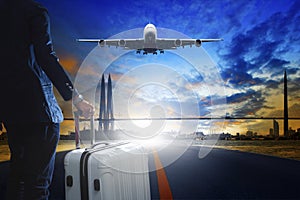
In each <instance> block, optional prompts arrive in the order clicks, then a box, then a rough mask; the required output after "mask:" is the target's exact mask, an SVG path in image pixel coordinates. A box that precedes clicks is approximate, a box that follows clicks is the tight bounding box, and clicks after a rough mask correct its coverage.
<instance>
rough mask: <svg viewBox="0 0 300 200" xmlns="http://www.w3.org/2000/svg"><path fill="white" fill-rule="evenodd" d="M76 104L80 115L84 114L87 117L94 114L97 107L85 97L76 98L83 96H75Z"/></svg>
mask: <svg viewBox="0 0 300 200" xmlns="http://www.w3.org/2000/svg"><path fill="white" fill-rule="evenodd" d="M74 98H75V99H74V102H76V103H74V106H75V107H76V108H77V109H78V111H79V113H80V115H82V116H84V117H85V118H89V117H91V116H92V115H94V112H95V109H94V106H93V105H92V104H90V103H89V102H87V101H86V100H84V99H80V100H78V99H76V98H82V97H74Z"/></svg>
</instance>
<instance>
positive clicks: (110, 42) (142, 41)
mask: <svg viewBox="0 0 300 200" xmlns="http://www.w3.org/2000/svg"><path fill="white" fill-rule="evenodd" d="M222 40H223V39H179V38H175V39H174V38H158V37H157V29H156V27H155V26H154V25H153V24H148V25H146V26H145V28H144V37H143V38H136V39H77V41H78V42H97V43H98V44H99V46H100V47H104V46H108V47H110V46H115V47H123V48H124V49H125V50H136V53H138V54H140V53H141V52H143V54H144V55H145V54H148V53H152V54H157V51H159V52H160V53H164V50H173V49H177V47H180V46H181V47H184V46H190V47H192V46H193V45H195V46H196V47H200V46H201V44H202V42H218V41H222Z"/></svg>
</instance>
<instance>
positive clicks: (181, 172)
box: [0, 146, 300, 200]
mask: <svg viewBox="0 0 300 200" xmlns="http://www.w3.org/2000/svg"><path fill="white" fill-rule="evenodd" d="M175 148H178V147H174V146H173V147H169V148H168V149H167V150H166V151H164V152H158V155H159V159H160V161H161V163H162V164H163V163H164V162H166V161H167V160H168V156H169V154H170V153H172V152H174V151H176V149H175ZM198 152H199V147H195V146H194V147H190V148H189V149H187V151H186V152H185V153H184V154H183V155H182V156H181V157H180V158H179V159H178V160H176V161H175V162H174V163H172V164H171V165H169V166H167V167H165V168H164V172H165V175H166V178H167V181H168V184H169V187H170V191H171V193H172V197H173V199H300V192H299V186H300V162H299V161H295V160H289V159H282V158H277V157H271V156H264V155H258V154H253V153H245V152H239V151H231V150H224V149H212V151H211V152H210V153H209V154H208V155H207V156H206V157H205V158H203V159H199V158H198ZM65 154H66V152H60V153H58V154H57V158H56V167H55V172H54V178H53V183H52V187H51V197H50V199H51V200H63V199H64V168H63V158H64V155H65ZM154 165H155V158H154V156H149V166H154ZM7 174H8V162H3V163H0V194H1V196H0V197H1V199H2V197H3V194H4V193H5V190H6V185H5V182H6V179H7ZM157 174H158V173H156V171H153V172H150V185H151V196H152V199H160V197H161V196H160V195H161V194H160V192H159V185H158V177H157Z"/></svg>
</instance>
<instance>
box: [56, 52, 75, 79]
mask: <svg viewBox="0 0 300 200" xmlns="http://www.w3.org/2000/svg"><path fill="white" fill-rule="evenodd" d="M59 62H60V64H61V65H62V66H63V67H64V69H65V70H67V71H68V72H69V73H70V74H71V75H75V74H76V72H77V71H78V69H79V61H78V60H77V59H76V58H75V57H73V56H71V55H68V56H64V57H63V58H61V59H60V60H59Z"/></svg>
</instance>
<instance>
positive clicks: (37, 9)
mask: <svg viewBox="0 0 300 200" xmlns="http://www.w3.org/2000/svg"><path fill="white" fill-rule="evenodd" d="M25 2H26V5H25V7H26V8H27V11H28V12H29V13H30V14H37V13H43V12H48V11H47V9H46V8H45V7H44V6H43V5H42V4H40V3H38V2H36V1H32V0H27V1H25ZM25 2H24V3H25Z"/></svg>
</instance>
